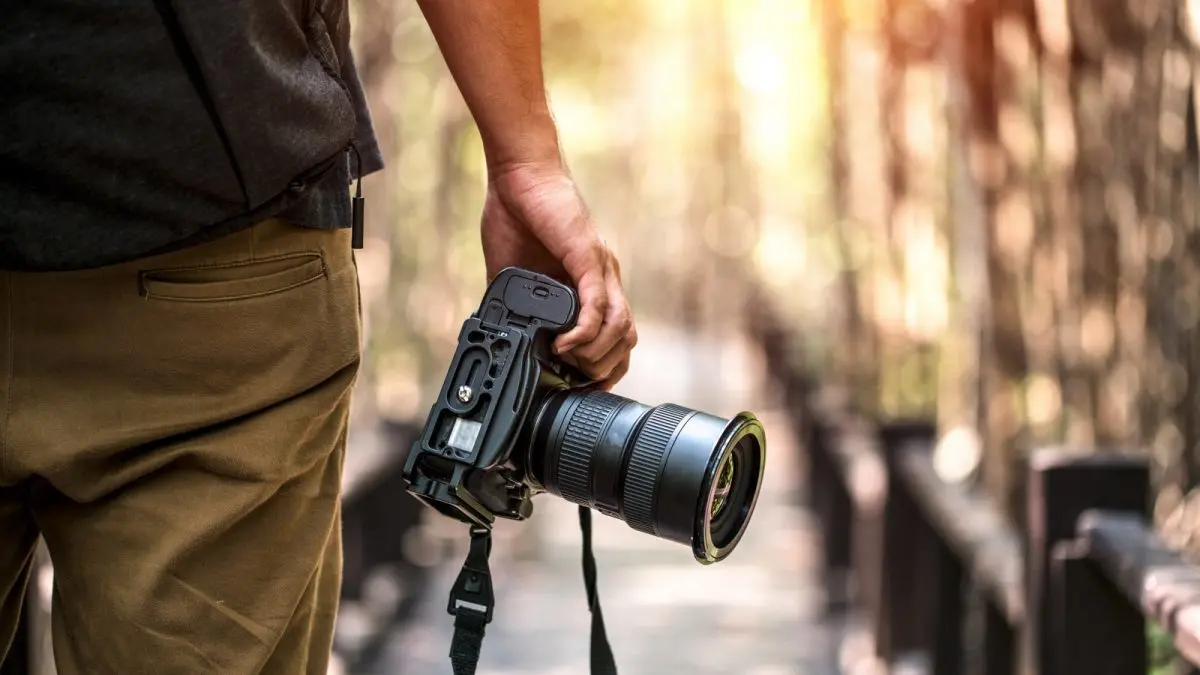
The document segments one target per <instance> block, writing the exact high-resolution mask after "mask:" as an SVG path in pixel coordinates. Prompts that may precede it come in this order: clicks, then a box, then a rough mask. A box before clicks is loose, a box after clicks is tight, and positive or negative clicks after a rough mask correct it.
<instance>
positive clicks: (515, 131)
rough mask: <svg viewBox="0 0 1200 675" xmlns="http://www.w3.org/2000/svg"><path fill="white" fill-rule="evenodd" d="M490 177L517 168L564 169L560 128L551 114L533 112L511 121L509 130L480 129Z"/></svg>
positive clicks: (507, 127) (547, 112)
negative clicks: (559, 135) (559, 136)
mask: <svg viewBox="0 0 1200 675" xmlns="http://www.w3.org/2000/svg"><path fill="white" fill-rule="evenodd" d="M480 136H481V138H482V140H483V153H484V157H485V159H486V161H487V169H488V174H489V175H492V176H496V175H501V174H504V173H507V172H509V171H512V170H514V169H521V168H529V169H535V168H537V169H563V168H565V163H564V161H563V157H562V151H561V148H560V146H559V143H558V129H557V127H556V126H555V124H554V118H553V117H551V115H550V112H549V111H548V110H546V111H539V112H531V113H530V114H529V115H526V116H523V117H522V119H520V120H512V121H511V124H509V125H507V126H506V128H503V129H497V130H488V129H483V128H481V129H480Z"/></svg>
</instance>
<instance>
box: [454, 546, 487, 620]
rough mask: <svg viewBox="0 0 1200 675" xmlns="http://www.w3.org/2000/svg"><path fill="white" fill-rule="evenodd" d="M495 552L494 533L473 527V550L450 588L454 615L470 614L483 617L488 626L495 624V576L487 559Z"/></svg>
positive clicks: (468, 554)
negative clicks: (463, 612) (493, 578)
mask: <svg viewBox="0 0 1200 675" xmlns="http://www.w3.org/2000/svg"><path fill="white" fill-rule="evenodd" d="M491 553H492V532H491V530H489V529H488V528H485V527H472V528H471V550H470V551H469V552H468V553H467V560H466V562H464V563H463V567H462V571H461V572H459V573H458V579H457V580H456V581H455V582H454V586H453V587H452V588H451V589H450V602H449V603H448V605H447V607H446V611H447V612H449V613H450V614H451V615H453V616H458V614H459V612H461V611H464V610H465V611H467V612H471V613H473V614H479V615H482V616H483V622H484V623H485V624H487V623H491V621H492V610H493V609H494V608H495V606H496V596H495V594H494V593H493V591H492V574H491V570H490V569H489V568H488V557H489V556H490V555H491Z"/></svg>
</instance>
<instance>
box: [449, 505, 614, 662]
mask: <svg viewBox="0 0 1200 675" xmlns="http://www.w3.org/2000/svg"><path fill="white" fill-rule="evenodd" d="M579 530H580V532H581V533H582V535H583V584H584V587H585V588H586V590H587V599H588V609H589V610H591V612H592V644H591V670H592V675H617V664H616V660H615V659H614V658H613V653H612V647H610V646H609V644H608V634H607V632H606V631H605V629H604V614H603V613H602V612H601V611H600V595H599V594H598V593H597V592H596V556H595V555H594V554H593V552H592V512H591V510H589V509H588V508H587V507H585V506H580V507H579ZM491 553H492V532H491V530H489V529H487V528H484V527H472V528H471V549H470V551H468V552H467V560H466V562H464V563H463V568H462V571H461V572H459V574H458V580H457V581H455V582H454V587H453V588H452V589H450V603H449V605H448V607H447V611H449V612H450V614H452V615H453V616H454V638H453V639H452V640H451V641H450V663H451V665H452V666H453V668H454V675H475V669H476V667H478V665H479V651H480V649H481V648H482V647H483V635H484V631H485V629H486V628H487V625H488V624H489V623H491V621H492V611H493V609H495V606H496V597H495V594H494V593H493V592H492V575H491V570H490V569H489V567H488V557H489V556H490V555H491Z"/></svg>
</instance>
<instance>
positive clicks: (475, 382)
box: [404, 267, 588, 528]
mask: <svg viewBox="0 0 1200 675" xmlns="http://www.w3.org/2000/svg"><path fill="white" fill-rule="evenodd" d="M578 314H579V301H578V299H577V296H576V294H575V291H574V290H573V289H571V288H570V287H568V286H565V285H564V284H561V283H559V282H558V281H556V280H554V279H552V278H550V277H548V276H545V275H543V274H538V273H536V272H531V271H529V270H525V269H521V268H515V267H509V268H506V269H504V270H502V271H501V272H500V273H499V274H498V275H496V278H495V279H493V280H492V282H491V283H490V284H489V285H488V288H487V291H486V293H485V294H484V297H483V300H482V302H481V303H480V304H479V308H478V310H476V312H475V313H474V314H472V315H471V316H470V317H468V318H467V320H466V321H465V322H463V325H462V329H461V330H460V331H459V335H458V346H457V348H456V349H455V352H454V357H453V359H452V360H451V363H450V367H449V369H448V370H447V372H446V378H445V380H444V382H443V383H442V388H441V391H439V392H438V397H437V400H436V401H435V402H434V404H433V406H432V408H431V409H430V411H429V416H428V418H427V419H426V422H425V427H424V430H423V432H422V433H421V435H420V437H419V438H418V439H417V440H416V441H415V442H414V444H413V447H412V450H411V452H410V453H409V455H408V458H407V460H406V461H405V464H404V475H405V478H406V479H407V480H408V481H409V484H410V486H409V490H408V491H409V492H410V493H411V494H413V495H414V496H416V497H417V498H418V499H420V500H421V501H423V502H425V503H426V504H428V505H429V506H431V507H433V508H435V509H436V510H438V511H439V512H440V513H442V514H444V515H447V516H450V517H453V518H457V519H459V520H462V521H464V522H467V523H471V524H474V525H478V526H481V527H485V528H490V527H491V526H492V523H493V522H494V521H495V519H496V518H497V517H502V518H509V519H513V520H524V519H526V518H528V517H529V516H530V514H531V513H532V510H533V505H532V502H531V499H532V497H533V495H534V494H535V493H536V492H537V491H538V485H537V483H536V481H535V480H534V479H533V478H532V477H531V476H530V475H529V473H530V472H528V471H527V469H526V466H527V458H526V457H525V456H524V455H523V454H522V453H520V452H518V453H515V454H514V450H515V449H517V448H526V449H527V448H529V447H530V446H531V441H532V439H531V438H530V435H531V432H530V428H531V427H532V426H533V425H532V424H530V421H531V417H532V416H533V415H535V414H536V413H537V411H538V410H539V409H540V407H541V406H540V404H541V402H542V401H543V400H544V399H545V398H546V396H547V394H549V393H551V392H553V391H556V390H562V389H570V388H577V387H581V386H584V385H586V384H587V383H588V379H587V378H586V377H585V376H584V375H583V374H582V373H579V372H578V371H577V370H575V369H574V368H571V367H570V366H569V365H567V364H566V363H564V362H563V361H561V360H560V359H558V358H556V357H555V356H554V354H553V352H552V349H551V344H552V343H553V341H554V338H555V337H556V336H557V335H558V334H560V333H561V332H563V331H565V330H569V329H570V328H571V327H573V326H574V325H575V321H576V319H577V318H578Z"/></svg>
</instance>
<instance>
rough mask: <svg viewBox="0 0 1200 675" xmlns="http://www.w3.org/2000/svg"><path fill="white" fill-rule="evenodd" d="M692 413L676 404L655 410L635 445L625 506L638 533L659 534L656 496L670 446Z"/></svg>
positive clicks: (630, 457)
mask: <svg viewBox="0 0 1200 675" xmlns="http://www.w3.org/2000/svg"><path fill="white" fill-rule="evenodd" d="M691 412H692V411H691V410H688V409H687V408H684V407H683V406H679V405H675V404H673V403H667V404H665V405H660V406H658V407H656V408H654V409H653V410H651V411H650V414H649V415H648V416H647V417H646V422H645V424H643V425H642V428H641V431H639V432H638V435H637V438H636V439H635V440H634V442H633V451H632V452H631V453H630V456H629V467H628V469H627V470H626V472H625V486H624V489H623V491H622V495H621V496H622V498H623V500H622V501H623V502H624V505H625V512H624V516H625V522H627V523H629V526H630V527H632V528H633V529H635V530H638V531H640V532H646V533H648V534H656V532H655V527H654V495H655V494H657V492H658V481H659V478H661V477H662V466H663V462H664V461H665V460H666V455H667V448H669V447H670V445H671V439H672V438H674V437H675V430H676V429H678V428H679V424H680V422H683V420H684V419H685V418H686V417H687V416H688V415H689V414H691Z"/></svg>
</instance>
